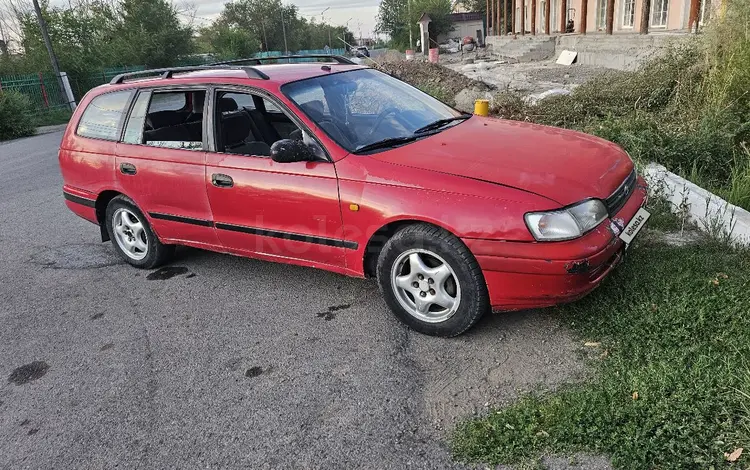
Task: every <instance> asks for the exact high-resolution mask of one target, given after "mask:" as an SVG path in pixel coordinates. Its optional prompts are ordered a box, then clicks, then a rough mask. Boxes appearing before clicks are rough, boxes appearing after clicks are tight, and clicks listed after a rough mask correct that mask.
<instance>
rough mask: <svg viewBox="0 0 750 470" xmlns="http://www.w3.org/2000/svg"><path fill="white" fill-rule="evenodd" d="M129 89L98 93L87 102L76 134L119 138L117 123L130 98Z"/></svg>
mask: <svg viewBox="0 0 750 470" xmlns="http://www.w3.org/2000/svg"><path fill="white" fill-rule="evenodd" d="M130 94H131V92H130V91H117V92H114V93H106V94H103V95H99V96H97V97H96V98H94V99H93V100H91V103H89V105H88V107H87V108H86V110H85V111H84V112H83V116H81V121H80V122H79V123H78V129H77V130H76V134H78V135H80V136H82V137H90V138H92V139H104V140H114V141H116V140H117V139H118V138H119V133H118V129H119V124H120V120H121V119H122V115H123V114H124V113H125V106H126V105H127V104H128V99H130Z"/></svg>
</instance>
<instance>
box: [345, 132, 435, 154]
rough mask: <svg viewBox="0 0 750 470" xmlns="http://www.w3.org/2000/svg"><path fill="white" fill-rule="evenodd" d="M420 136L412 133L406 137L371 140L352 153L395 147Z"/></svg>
mask: <svg viewBox="0 0 750 470" xmlns="http://www.w3.org/2000/svg"><path fill="white" fill-rule="evenodd" d="M420 137H422V136H418V135H412V136H408V137H390V138H388V139H383V140H378V141H377V142H373V143H371V144H367V145H363V146H362V147H359V148H357V149H356V150H354V152H352V153H363V152H367V151H369V150H376V149H382V148H388V147H395V146H397V145H399V144H406V143H408V142H412V141H414V140H417V139H418V138H420Z"/></svg>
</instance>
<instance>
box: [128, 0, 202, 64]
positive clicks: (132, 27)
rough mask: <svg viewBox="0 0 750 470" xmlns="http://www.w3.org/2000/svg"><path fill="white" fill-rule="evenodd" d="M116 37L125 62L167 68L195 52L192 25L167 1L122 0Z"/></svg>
mask: <svg viewBox="0 0 750 470" xmlns="http://www.w3.org/2000/svg"><path fill="white" fill-rule="evenodd" d="M120 12H121V15H122V21H121V23H120V24H119V25H118V27H117V28H116V35H115V40H116V43H117V45H118V46H119V48H118V52H119V53H120V57H121V58H122V59H121V60H122V61H123V62H125V63H126V64H144V65H147V66H150V67H164V66H168V65H170V64H172V63H173V62H174V61H175V60H176V58H178V57H180V56H183V55H187V54H189V53H191V52H192V51H193V39H192V33H193V31H192V28H190V27H189V26H185V25H183V24H182V23H180V20H179V18H178V17H177V10H176V9H175V7H174V6H172V4H171V3H169V2H167V0H122V2H121V4H120Z"/></svg>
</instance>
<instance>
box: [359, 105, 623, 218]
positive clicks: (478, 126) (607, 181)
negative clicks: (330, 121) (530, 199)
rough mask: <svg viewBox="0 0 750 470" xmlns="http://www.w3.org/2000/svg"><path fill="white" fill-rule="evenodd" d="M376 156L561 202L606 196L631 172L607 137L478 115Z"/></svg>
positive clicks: (616, 147) (620, 150)
mask: <svg viewBox="0 0 750 470" xmlns="http://www.w3.org/2000/svg"><path fill="white" fill-rule="evenodd" d="M372 157H373V158H376V159H379V160H381V161H387V162H390V163H393V164H396V165H402V166H407V167H413V168H420V169H425V170H431V171H436V172H440V173H448V174H452V175H457V176H462V177H466V178H471V179H475V180H481V181H487V182H490V183H495V184H501V185H504V186H510V187H514V188H518V189H521V190H524V191H528V192H532V193H535V194H538V195H540V196H544V197H546V198H548V199H551V200H553V201H555V202H557V203H559V204H561V205H568V204H572V203H575V202H578V201H581V200H583V199H586V198H591V197H596V198H606V197H607V196H609V195H610V194H612V192H614V190H615V189H617V187H618V186H619V185H620V184H621V183H622V182H623V180H625V178H626V177H627V176H628V175H629V174H630V172H631V171H632V170H633V162H632V161H631V160H630V157H628V155H627V154H626V153H625V152H624V151H623V150H622V149H620V148H619V147H618V146H617V145H615V144H613V143H611V142H608V141H606V140H603V139H600V138H597V137H594V136H591V135H588V134H583V133H580V132H574V131H569V130H565V129H558V128H554V127H547V126H539V125H535V124H529V123H524V122H517V121H506V120H501V119H493V118H484V117H480V116H473V117H472V118H470V119H468V120H467V121H464V122H463V123H461V124H458V125H455V126H453V127H451V128H449V129H446V130H444V131H442V132H440V133H438V134H435V135H433V136H430V137H427V138H425V139H421V140H418V141H416V142H414V143H411V144H408V145H405V146H403V147H399V148H396V149H393V150H390V151H386V152H381V153H378V154H375V155H372Z"/></svg>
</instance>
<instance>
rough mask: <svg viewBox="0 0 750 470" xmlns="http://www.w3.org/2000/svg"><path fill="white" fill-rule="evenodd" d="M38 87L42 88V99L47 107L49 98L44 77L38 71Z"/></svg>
mask: <svg viewBox="0 0 750 470" xmlns="http://www.w3.org/2000/svg"><path fill="white" fill-rule="evenodd" d="M39 87H40V88H41V89H42V99H43V100H44V106H45V107H47V108H49V99H48V98H47V89H46V88H45V87H44V78H43V77H42V72H39Z"/></svg>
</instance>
